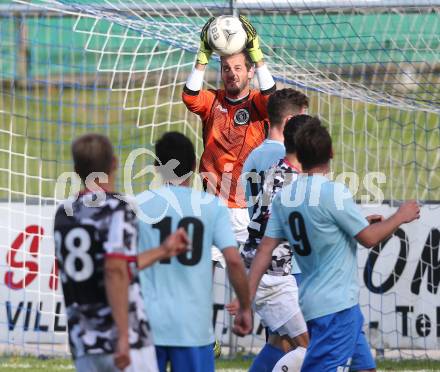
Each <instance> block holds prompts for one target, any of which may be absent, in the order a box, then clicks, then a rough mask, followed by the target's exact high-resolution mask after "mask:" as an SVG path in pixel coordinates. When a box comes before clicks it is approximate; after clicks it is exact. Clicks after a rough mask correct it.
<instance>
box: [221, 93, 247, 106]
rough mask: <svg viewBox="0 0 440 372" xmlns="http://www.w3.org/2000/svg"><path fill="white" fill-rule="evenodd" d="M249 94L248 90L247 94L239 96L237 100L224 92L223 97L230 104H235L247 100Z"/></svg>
mask: <svg viewBox="0 0 440 372" xmlns="http://www.w3.org/2000/svg"><path fill="white" fill-rule="evenodd" d="M250 95H251V92H250V91H249V93H248V94H247V95H245V96H244V97H243V98H239V99H237V100H234V99H232V98H229V97H227V96H226V92H225V99H226V101H228V103H229V104H230V105H232V106H235V105H239V104H240V103H243V102H245V101H247V100H248V98H249V96H250Z"/></svg>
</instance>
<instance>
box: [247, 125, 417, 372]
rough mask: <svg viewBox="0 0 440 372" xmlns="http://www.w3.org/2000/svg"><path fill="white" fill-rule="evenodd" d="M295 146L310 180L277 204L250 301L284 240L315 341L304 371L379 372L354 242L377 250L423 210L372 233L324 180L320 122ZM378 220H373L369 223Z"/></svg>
mask: <svg viewBox="0 0 440 372" xmlns="http://www.w3.org/2000/svg"><path fill="white" fill-rule="evenodd" d="M295 145H296V150H297V157H298V160H299V161H300V163H301V165H302V169H303V172H304V173H305V174H304V175H299V177H298V179H297V181H295V182H294V183H292V184H291V185H289V186H287V187H285V188H283V189H282V190H281V191H280V192H279V193H278V195H277V196H276V197H275V198H274V201H273V203H272V214H271V216H270V218H269V222H268V225H267V228H266V231H265V236H264V237H263V239H262V241H261V244H260V246H259V248H258V251H257V255H256V256H255V258H254V260H253V262H252V267H251V271H250V274H249V279H250V291H251V296H252V297H254V296H255V293H256V291H257V287H258V283H259V282H260V279H261V277H262V275H263V274H264V272H265V271H266V269H267V267H268V266H269V264H270V262H271V260H272V252H273V250H274V249H275V248H276V247H277V246H278V244H279V243H280V241H281V240H282V239H287V240H288V241H289V242H290V244H291V245H292V246H293V248H294V251H295V257H296V258H297V262H298V264H299V266H300V269H301V272H302V283H301V286H300V305H301V309H302V311H303V314H304V318H305V320H306V321H307V328H308V330H309V335H310V343H309V346H308V348H307V352H306V355H305V359H304V363H303V366H302V369H301V370H302V371H304V372H315V371H316V372H323V371H326V372H327V371H328V372H330V371H333V372H336V371H342V370H344V371H345V370H350V371H375V362H374V360H373V357H372V355H371V351H370V348H369V345H368V343H367V340H366V338H365V335H364V332H363V331H362V326H363V316H362V313H361V310H360V307H359V285H358V271H357V258H356V255H357V254H356V252H357V242H359V243H360V244H362V245H363V246H365V247H373V246H376V245H377V244H379V243H380V242H381V241H383V240H384V239H385V238H387V237H388V236H390V235H391V234H392V233H393V232H394V231H395V230H396V229H397V228H398V227H399V226H400V225H401V224H403V223H408V222H411V221H413V220H415V219H416V218H419V213H420V208H419V206H418V205H417V203H416V202H414V201H411V202H407V203H404V204H402V205H401V207H400V208H399V209H398V210H397V212H396V213H395V214H394V215H392V216H391V217H389V218H388V219H386V220H382V221H380V222H377V223H374V224H370V225H369V222H368V218H365V217H363V216H362V214H361V213H360V211H359V209H358V207H357V206H356V204H355V202H354V200H353V197H352V195H351V194H350V192H349V191H348V189H347V188H346V187H345V186H344V185H343V184H341V183H337V182H333V181H330V180H329V179H328V178H326V177H325V176H324V175H325V174H328V173H329V171H330V159H331V158H332V156H333V150H332V141H331V138H330V135H329V133H328V131H327V129H325V128H324V127H323V126H321V125H320V121H319V119H313V120H310V121H309V122H308V123H307V124H306V125H304V126H303V127H302V128H300V129H299V131H298V133H297V135H296V136H295ZM377 217H378V216H370V220H374V219H377ZM380 217H381V216H380ZM280 370H282V368H281V369H280Z"/></svg>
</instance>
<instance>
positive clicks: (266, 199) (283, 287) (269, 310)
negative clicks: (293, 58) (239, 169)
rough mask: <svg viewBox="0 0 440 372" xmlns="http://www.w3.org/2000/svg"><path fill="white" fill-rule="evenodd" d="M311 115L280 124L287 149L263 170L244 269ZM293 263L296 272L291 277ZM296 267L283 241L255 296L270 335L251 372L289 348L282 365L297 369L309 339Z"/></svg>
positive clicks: (290, 176) (294, 170)
mask: <svg viewBox="0 0 440 372" xmlns="http://www.w3.org/2000/svg"><path fill="white" fill-rule="evenodd" d="M277 93H278V92H276V93H274V94H273V95H272V97H274V96H275V95H276V94H277ZM272 97H271V99H272ZM309 119H311V117H310V116H308V115H298V116H294V117H292V118H291V119H290V120H289V121H288V122H287V124H286V125H285V126H284V132H283V137H284V144H283V150H284V149H285V152H286V156H285V157H283V158H282V159H279V160H278V164H275V165H274V166H273V167H271V168H269V170H268V171H267V172H266V177H265V179H264V183H263V185H262V188H261V190H260V192H259V194H258V196H257V203H256V205H255V208H254V214H253V216H252V218H251V222H250V224H249V227H248V231H249V238H248V240H247V242H246V244H245V245H244V247H243V248H242V249H241V256H242V257H243V260H244V262H245V266H246V267H247V268H250V266H251V263H252V260H253V259H254V257H255V254H256V251H257V249H258V245H259V244H260V241H261V238H262V237H263V235H264V231H265V229H266V225H267V221H268V219H269V216H270V213H271V207H272V200H273V197H274V196H275V195H276V193H277V192H278V191H279V190H280V189H281V188H282V187H283V186H285V185H288V184H291V183H292V182H293V181H295V180H296V178H297V176H298V174H299V173H300V172H301V164H300V163H299V162H298V159H297V158H296V148H295V134H296V132H297V131H298V129H299V128H300V127H301V126H303V125H305V123H306V122H307V120H309ZM293 265H294V266H295V270H294V273H295V275H291V272H292V266H293ZM296 266H297V264H296V262H295V260H294V258H293V252H292V249H291V247H290V245H289V242H287V241H283V242H282V243H281V244H280V245H279V246H278V247H276V248H275V249H274V251H273V252H272V260H271V263H270V266H269V268H268V269H267V270H266V272H265V274H264V275H263V277H262V278H261V281H260V284H259V286H258V289H257V293H256V296H255V311H256V313H257V314H258V315H259V316H260V318H261V322H262V324H263V325H265V326H266V327H267V328H266V329H267V331H268V332H269V336H268V340H267V343H266V345H265V346H264V347H263V349H262V350H261V351H260V353H259V354H258V355H257V357H256V358H255V360H254V362H253V364H252V367H251V369H250V371H251V372H264V371H272V369H273V368H274V366H275V364H276V363H277V361H278V360H280V359H281V358H283V356H284V355H285V353H287V352H289V351H291V350H292V349H294V351H291V354H290V355H289V357H288V360H289V363H286V365H287V366H288V367H289V368H290V369H289V371H299V369H300V367H301V364H302V361H303V359H304V354H305V351H306V348H307V344H308V341H309V339H308V335H307V326H306V323H305V321H304V318H303V315H302V313H301V309H300V307H299V302H298V283H297V281H299V276H300V274H299V270H298V269H297V267H296ZM236 306H237V304H236V303H235V302H233V303H231V305H227V308H228V310H230V311H232V312H233V313H234V312H235V308H236ZM283 363H284V362H283Z"/></svg>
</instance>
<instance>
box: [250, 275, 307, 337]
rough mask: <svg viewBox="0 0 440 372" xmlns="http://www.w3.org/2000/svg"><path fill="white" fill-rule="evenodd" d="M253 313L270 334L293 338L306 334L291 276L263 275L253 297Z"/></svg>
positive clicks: (295, 285) (296, 287)
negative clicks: (258, 317)
mask: <svg viewBox="0 0 440 372" xmlns="http://www.w3.org/2000/svg"><path fill="white" fill-rule="evenodd" d="M255 312H256V313H257V314H258V315H259V316H260V318H261V322H262V323H263V325H264V326H266V327H268V328H269V329H270V331H271V332H274V333H278V334H280V335H281V336H283V335H288V336H289V337H291V338H293V337H296V336H298V335H300V334H302V333H305V332H307V325H306V322H305V320H304V317H303V315H302V312H301V308H300V307H299V302H298V286H297V284H296V280H295V277H294V276H293V275H284V276H274V275H267V274H264V275H263V277H262V278H261V281H260V284H259V286H258V289H257V293H256V295H255Z"/></svg>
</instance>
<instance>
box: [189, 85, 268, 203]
mask: <svg viewBox="0 0 440 372" xmlns="http://www.w3.org/2000/svg"><path fill="white" fill-rule="evenodd" d="M270 93H272V91H268V92H264V94H263V93H262V92H260V91H257V90H251V91H250V93H249V95H248V96H247V97H245V98H243V99H241V100H239V101H230V100H228V99H227V98H226V97H225V91H224V90H200V91H198V92H193V91H190V90H188V89H186V87H185V89H184V92H183V95H182V99H183V102H184V103H185V105H186V107H187V108H188V109H189V110H190V111H191V112H194V113H195V114H197V115H199V116H200V118H201V119H202V122H203V144H204V151H203V154H202V157H201V159H200V169H199V170H200V174H201V177H202V179H203V184H204V187H205V188H207V189H208V190H211V191H214V193H215V194H216V195H218V196H220V197H222V198H223V199H225V200H227V202H228V207H229V208H245V207H246V203H245V200H244V192H243V189H242V186H241V180H240V175H241V171H242V168H243V163H244V161H245V160H246V158H247V157H248V155H249V153H250V152H251V151H252V150H253V149H254V148H255V147H257V146H259V145H260V144H261V143H262V142H263V140H264V139H265V138H266V137H267V134H268V131H269V121H268V119H267V101H268V99H269V95H270Z"/></svg>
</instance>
